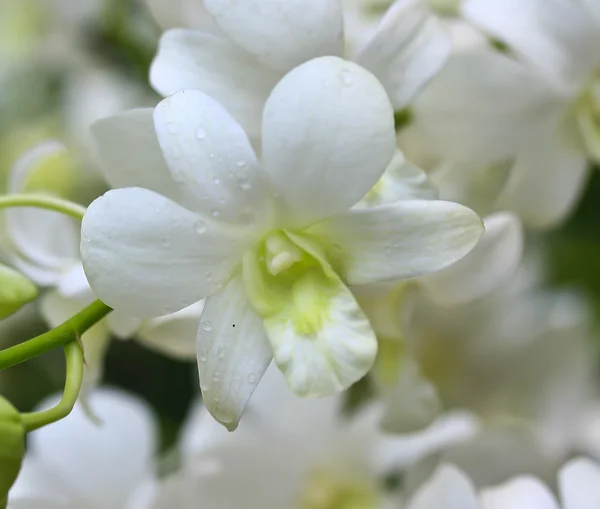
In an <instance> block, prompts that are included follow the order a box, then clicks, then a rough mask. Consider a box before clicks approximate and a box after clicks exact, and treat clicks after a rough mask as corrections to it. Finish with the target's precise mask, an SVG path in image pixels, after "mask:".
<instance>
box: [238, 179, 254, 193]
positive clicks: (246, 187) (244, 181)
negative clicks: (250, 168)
mask: <svg viewBox="0 0 600 509" xmlns="http://www.w3.org/2000/svg"><path fill="white" fill-rule="evenodd" d="M238 182H239V184H240V188H241V189H242V191H248V190H249V189H250V188H251V187H252V185H251V184H250V181H249V180H248V179H247V178H246V177H242V178H240V179H239V180H238Z"/></svg>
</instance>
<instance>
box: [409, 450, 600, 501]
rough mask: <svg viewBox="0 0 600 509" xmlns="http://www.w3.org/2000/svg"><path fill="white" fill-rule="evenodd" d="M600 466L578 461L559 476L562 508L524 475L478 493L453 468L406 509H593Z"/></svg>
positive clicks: (599, 496) (443, 470) (445, 468)
mask: <svg viewBox="0 0 600 509" xmlns="http://www.w3.org/2000/svg"><path fill="white" fill-rule="evenodd" d="M599 482H600V466H598V464H596V463H594V462H592V461H590V460H587V459H584V458H576V459H574V460H571V461H570V462H568V463H567V464H566V465H565V466H564V467H563V468H562V469H561V470H560V472H559V475H558V487H559V492H560V504H559V502H558V501H557V499H556V497H555V495H554V494H553V493H552V491H551V490H550V488H549V487H548V486H547V485H546V484H544V483H543V482H542V481H541V480H539V479H537V478H536V477H533V476H528V475H522V476H520V477H515V478H513V479H511V480H509V481H507V482H505V483H503V484H501V485H498V486H494V487H490V488H485V489H481V490H477V488H476V486H475V485H474V483H473V481H472V480H471V479H470V478H469V477H468V476H467V475H466V474H465V473H464V472H463V471H461V470H460V469H458V468H456V467H455V466H453V465H451V464H446V465H442V466H440V467H439V468H438V469H437V470H436V472H435V473H434V474H433V475H432V476H431V478H430V479H429V480H428V481H427V482H426V483H424V484H423V485H422V486H421V487H420V488H419V490H418V491H417V493H416V494H415V495H414V496H413V497H412V498H411V499H410V501H409V502H408V505H407V506H406V507H407V509H429V508H431V507H435V508H436V509H524V508H528V509H529V508H531V509H534V508H535V509H560V508H562V509H593V508H596V507H598V504H599V503H600V489H599V488H598V483H599Z"/></svg>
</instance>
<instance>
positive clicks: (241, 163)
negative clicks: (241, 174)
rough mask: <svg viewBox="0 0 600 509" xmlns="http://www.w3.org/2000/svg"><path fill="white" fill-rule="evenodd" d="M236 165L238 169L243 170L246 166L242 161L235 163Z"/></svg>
mask: <svg viewBox="0 0 600 509" xmlns="http://www.w3.org/2000/svg"><path fill="white" fill-rule="evenodd" d="M237 165H238V166H239V167H240V168H243V167H244V166H246V163H245V162H244V161H238V162H237Z"/></svg>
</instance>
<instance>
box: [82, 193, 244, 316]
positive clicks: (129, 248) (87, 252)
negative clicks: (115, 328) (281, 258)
mask: <svg viewBox="0 0 600 509" xmlns="http://www.w3.org/2000/svg"><path fill="white" fill-rule="evenodd" d="M245 247H247V246H245V245H244V244H242V240H241V239H240V238H238V237H234V236H232V235H228V234H227V233H226V232H224V231H223V230H221V229H220V228H219V227H218V225H217V224H215V223H214V222H213V221H211V219H210V218H203V217H200V216H198V215H196V214H194V213H192V212H190V211H189V210H187V209H184V208H183V207H181V206H180V205H178V204H176V203H174V202H172V201H170V200H168V199H167V198H165V197H163V196H161V195H159V194H156V193H153V192H152V191H148V190H147V189H140V188H127V189H116V190H113V191H109V192H108V193H106V194H105V195H104V196H102V197H100V198H98V199H97V200H95V201H94V202H93V203H92V204H91V205H90V206H89V208H88V210H87V212H86V214H85V217H84V219H83V223H82V243H81V258H82V261H83V266H84V268H85V272H86V275H87V277H88V280H89V283H90V286H91V287H92V289H93V290H94V292H95V293H96V295H97V296H98V298H99V299H101V300H102V301H103V302H106V304H107V305H109V306H111V307H112V308H115V309H117V310H120V311H123V312H125V313H127V314H130V315H131V316H136V317H140V318H144V317H153V316H163V315H166V314H169V313H174V312H175V311H178V310H180V309H183V308H184V307H187V306H189V305H191V304H193V303H194V302H197V301H199V300H200V299H202V298H203V297H206V296H208V295H210V294H211V293H213V292H214V291H216V290H218V289H219V288H220V287H221V286H222V285H223V284H224V283H225V282H226V281H227V280H228V279H229V278H230V275H231V272H232V270H233V269H234V268H235V266H236V265H237V264H239V263H241V257H242V253H243V250H244V249H245Z"/></svg>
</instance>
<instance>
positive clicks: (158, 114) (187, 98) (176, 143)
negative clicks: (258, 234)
mask: <svg viewBox="0 0 600 509" xmlns="http://www.w3.org/2000/svg"><path fill="white" fill-rule="evenodd" d="M154 122H155V125H156V132H157V134H158V140H159V142H160V145H161V147H162V151H163V154H164V156H165V159H166V161H167V163H168V166H169V170H170V171H171V174H172V175H173V178H174V180H175V181H176V182H177V183H178V184H179V187H180V189H181V192H182V193H184V194H188V195H189V196H190V197H192V198H193V199H194V205H195V207H194V208H195V209H196V210H201V211H203V212H204V213H205V214H207V215H211V216H212V217H213V218H214V219H216V220H218V221H225V222H228V223H234V224H237V225H241V226H243V227H244V231H251V230H253V229H255V230H258V231H264V230H266V229H267V228H268V226H269V225H270V224H271V222H272V213H273V211H272V207H271V202H270V199H269V193H268V190H267V186H266V183H265V181H264V180H263V179H262V177H261V175H260V170H259V167H258V163H257V161H256V156H255V154H254V150H253V149H252V146H251V145H250V141H249V140H248V137H247V136H246V133H245V132H244V130H243V129H242V128H241V126H240V125H239V124H238V123H237V122H236V121H235V120H234V119H233V117H232V116H231V115H230V114H229V113H228V112H227V111H226V110H225V108H223V106H221V105H220V104H219V103H218V102H216V101H215V100H214V99H213V98H211V97H209V96H208V95H206V94H205V93H204V92H200V91H199V90H182V91H180V92H177V93H176V94H174V95H172V96H170V97H169V98H167V99H165V100H163V101H162V102H161V103H160V104H159V105H158V106H157V107H156V109H155V111H154Z"/></svg>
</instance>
